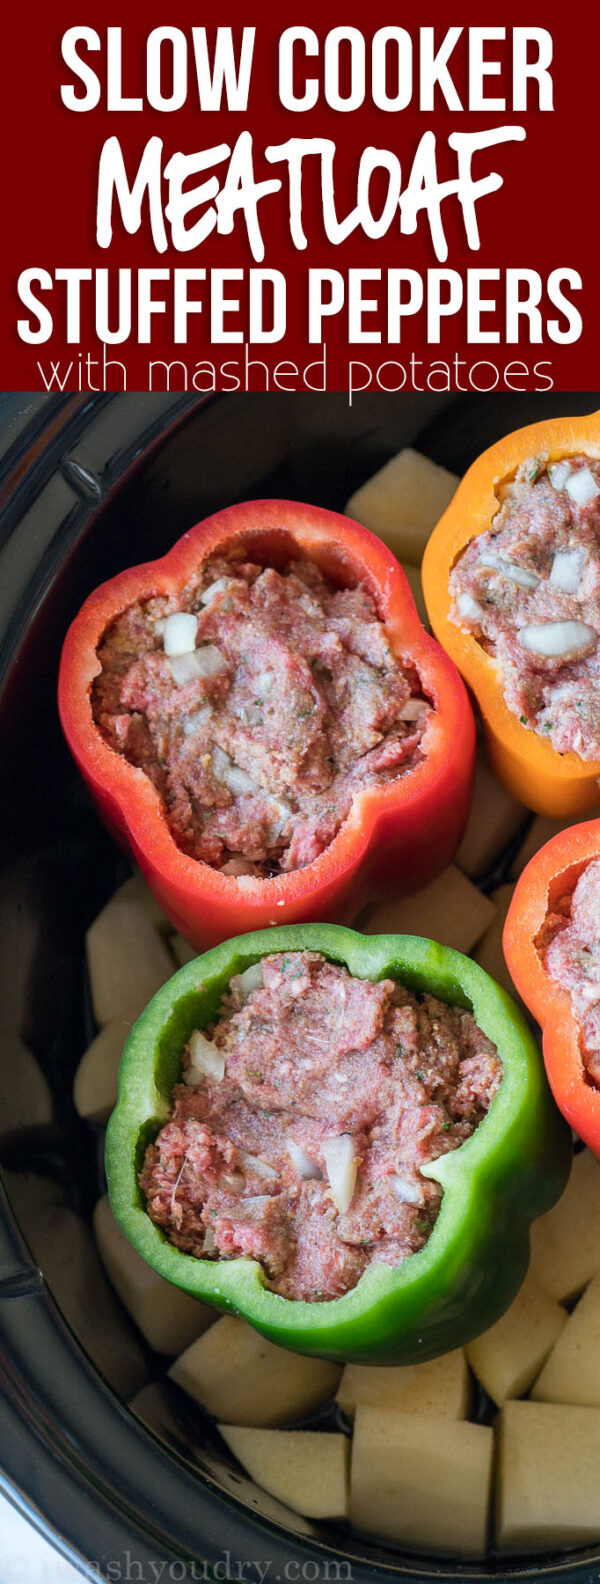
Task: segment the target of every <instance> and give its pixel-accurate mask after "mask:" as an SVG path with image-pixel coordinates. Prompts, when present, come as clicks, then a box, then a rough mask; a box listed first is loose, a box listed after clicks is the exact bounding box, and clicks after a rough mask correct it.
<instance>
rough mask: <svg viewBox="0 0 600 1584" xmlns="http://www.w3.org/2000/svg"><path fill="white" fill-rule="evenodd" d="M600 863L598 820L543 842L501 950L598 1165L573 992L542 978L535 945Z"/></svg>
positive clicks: (562, 1100)
mask: <svg viewBox="0 0 600 1584" xmlns="http://www.w3.org/2000/svg"><path fill="white" fill-rule="evenodd" d="M597 858H600V820H587V821H586V822H585V823H584V824H582V825H572V826H570V828H569V829H568V830H564V831H560V832H559V834H558V836H553V838H552V840H551V841H549V842H546V845H545V847H542V848H540V851H539V852H537V853H536V854H535V857H533V858H532V859H531V861H530V863H528V865H527V868H526V869H524V870H523V873H522V875H521V877H520V879H519V881H518V883H517V885H516V887H515V892H514V896H513V899H512V902H511V905H510V908H509V911H508V915H507V919H506V924H505V926H504V936H503V946H504V955H505V957H506V961H507V964H508V968H509V972H510V974H511V977H512V979H513V980H514V982H515V985H516V987H517V990H518V991H519V994H520V995H521V996H522V998H523V1000H524V1002H525V1005H526V1006H527V1007H529V1010H530V1012H532V1013H533V1016H534V1017H535V1018H537V1021H538V1023H539V1024H540V1026H541V1029H542V1034H543V1051H544V1061H545V1064H546V1072H547V1074H548V1080H549V1083H550V1087H551V1089H552V1092H553V1095H554V1098H555V1100H556V1103H557V1105H558V1106H559V1108H560V1110H561V1111H562V1113H563V1116H565V1117H566V1118H567V1121H568V1122H570V1124H571V1127H572V1128H574V1129H575V1132H576V1133H578V1134H579V1136H580V1138H582V1139H583V1141H584V1143H585V1144H588V1145H589V1147H590V1149H591V1150H593V1151H594V1154H595V1155H597V1156H598V1157H599V1158H600V1089H597V1088H596V1086H595V1084H594V1083H593V1082H592V1081H591V1079H590V1077H589V1075H588V1073H587V1072H586V1068H585V1066H584V1063H583V1059H582V1055H581V1050H580V1043H579V1025H578V1023H577V1020H576V1018H575V1017H574V1014H573V1009H572V1003H571V996H570V993H569V991H568V990H564V989H563V987H562V985H560V984H557V982H556V981H555V980H554V979H551V978H550V976H549V974H547V973H546V970H545V968H544V965H543V962H542V958H541V955H540V952H539V950H538V947H537V945H536V941H538V940H539V936H540V931H541V930H542V929H543V926H544V923H545V920H546V918H547V916H548V913H550V912H552V909H553V907H554V906H555V904H556V903H557V902H558V901H559V899H560V898H561V897H564V896H565V895H568V894H569V893H570V892H572V891H573V890H574V888H575V886H576V884H577V881H578V879H579V876H580V874H581V873H582V871H583V870H584V869H585V868H586V867H587V865H588V864H589V863H591V862H592V860H593V859H597Z"/></svg>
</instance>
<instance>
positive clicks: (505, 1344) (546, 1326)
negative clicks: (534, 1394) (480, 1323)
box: [466, 1276, 567, 1406]
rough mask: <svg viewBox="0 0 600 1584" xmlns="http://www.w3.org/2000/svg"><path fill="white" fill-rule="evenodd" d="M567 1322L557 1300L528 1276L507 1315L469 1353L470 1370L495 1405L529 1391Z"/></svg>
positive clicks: (473, 1343)
mask: <svg viewBox="0 0 600 1584" xmlns="http://www.w3.org/2000/svg"><path fill="white" fill-rule="evenodd" d="M566 1322H567V1315H566V1312H565V1310H564V1309H562V1308H561V1306H560V1304H558V1303H557V1302H556V1299H554V1298H550V1297H549V1295H548V1293H546V1292H544V1289H543V1287H540V1286H539V1283H538V1282H537V1281H536V1279H535V1277H534V1276H526V1278H525V1281H524V1282H523V1286H522V1287H521V1290H520V1292H519V1293H517V1296H516V1298H515V1300H514V1303H512V1304H511V1306H510V1309H507V1311H506V1314H503V1315H502V1318H501V1320H497V1321H496V1324H495V1325H493V1326H491V1327H490V1329H489V1331H484V1332H483V1334H482V1335H481V1336H479V1337H476V1339H475V1341H474V1342H469V1344H468V1346H467V1350H466V1352H467V1358H468V1360H469V1364H470V1365H471V1369H472V1370H473V1371H474V1374H475V1375H476V1376H477V1379H478V1380H479V1381H481V1384H482V1386H485V1389H486V1392H488V1393H489V1396H490V1397H492V1398H493V1400H494V1402H495V1403H498V1405H499V1406H500V1405H501V1404H502V1403H503V1402H504V1401H505V1400H506V1398H507V1397H521V1396H522V1394H523V1392H526V1391H528V1390H529V1387H530V1386H531V1382H532V1381H534V1380H535V1377H536V1375H537V1374H538V1372H539V1370H540V1369H541V1367H542V1364H543V1362H544V1359H545V1358H547V1356H548V1353H549V1352H550V1349H551V1348H552V1347H553V1346H554V1343H555V1342H556V1340H557V1337H559V1336H560V1333H561V1331H562V1329H563V1326H564V1325H566Z"/></svg>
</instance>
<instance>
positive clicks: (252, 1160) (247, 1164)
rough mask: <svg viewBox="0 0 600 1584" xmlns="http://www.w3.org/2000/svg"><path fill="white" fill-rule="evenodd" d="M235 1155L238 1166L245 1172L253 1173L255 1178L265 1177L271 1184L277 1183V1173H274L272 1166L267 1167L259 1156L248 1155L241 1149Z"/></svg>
mask: <svg viewBox="0 0 600 1584" xmlns="http://www.w3.org/2000/svg"><path fill="white" fill-rule="evenodd" d="M237 1154H238V1160H239V1163H240V1166H243V1167H244V1169H245V1170H246V1171H253V1172H255V1173H256V1176H257V1177H265V1178H266V1179H267V1180H269V1181H271V1182H277V1178H278V1176H279V1173H278V1172H276V1171H274V1170H273V1167H272V1166H268V1165H267V1162H266V1161H264V1160H261V1158H260V1155H249V1154H248V1151H247V1150H243V1149H239V1150H238V1152H237Z"/></svg>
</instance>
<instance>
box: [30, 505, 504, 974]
mask: <svg viewBox="0 0 600 1584" xmlns="http://www.w3.org/2000/svg"><path fill="white" fill-rule="evenodd" d="M59 704H60V713H61V718H62V723H63V727H64V730H65V734H66V737H67V740H68V742H69V745H70V747H71V749H72V752H73V754H74V756H75V758H76V760H77V762H78V764H79V767H80V769H81V771H82V773H83V775H84V777H85V779H86V781H87V782H88V785H89V787H90V790H91V792H92V795H93V797H94V799H95V801H96V803H97V806H98V808H99V810H100V812H101V814H102V815H103V817H104V819H105V820H106V822H107V823H108V824H109V825H110V826H111V828H112V829H113V831H114V832H115V834H117V835H118V836H119V838H120V839H121V840H124V841H125V842H126V844H128V846H129V847H130V849H131V851H132V852H133V855H134V857H135V859H136V861H137V862H138V863H139V865H140V868H141V869H142V871H143V873H144V875H145V877H146V879H147V881H148V884H149V885H150V887H151V888H152V890H153V891H154V893H155V895H156V897H157V899H158V901H159V903H160V905H161V907H162V908H163V910H164V912H165V913H166V914H167V915H168V917H169V918H170V919H171V920H172V921H173V923H174V924H175V926H176V928H178V929H180V930H182V931H183V933H184V934H185V935H186V937H187V938H188V939H189V940H191V941H192V942H193V943H194V944H195V945H196V946H201V945H207V944H208V945H210V944H214V943H215V942H216V941H219V940H222V939H224V938H226V937H228V936H230V935H231V934H233V933H236V932H237V931H239V929H240V928H250V927H252V926H256V925H260V926H263V925H266V924H272V923H274V922H277V923H279V922H281V923H295V922H298V921H301V920H303V919H306V918H314V917H328V918H332V917H333V918H340V917H342V918H351V917H352V916H355V914H356V912H357V910H358V908H359V907H360V906H361V905H362V903H363V902H366V901H368V900H370V899H371V898H372V897H373V896H375V895H376V894H377V893H378V892H379V891H381V890H382V889H385V887H386V886H389V885H390V884H394V885H395V886H396V888H398V887H400V888H401V889H404V890H409V889H411V888H413V887H415V886H417V885H419V884H422V883H423V882H424V881H426V880H427V879H430V878H432V877H433V875H434V874H436V873H437V872H439V871H440V870H441V869H442V868H443V867H444V865H445V864H446V863H447V862H448V861H449V859H450V858H451V857H452V854H453V852H454V851H455V849H456V847H457V845H458V842H459V840H460V837H461V833H462V830H463V827H464V824H465V820H466V816H467V812H468V807H469V801H470V796H471V784H472V774H473V763H474V725H473V718H472V712H471V708H470V705H469V702H468V699H467V695H466V692H465V690H464V688H463V684H462V682H461V680H460V677H459V676H458V673H457V672H456V671H455V669H454V667H453V665H452V663H451V661H449V660H448V658H447V656H446V655H445V654H444V653H443V651H442V650H441V649H440V648H439V647H438V645H437V643H436V642H435V640H434V639H432V638H430V637H429V636H428V634H426V633H425V631H424V629H423V627H422V625H421V623H420V621H419V618H418V616H417V613H416V610H415V606H414V603H413V599H412V595H411V593H410V589H409V586H408V583H407V581H406V578H405V577H404V574H403V572H402V571H401V569H400V567H399V566H398V564H397V562H396V561H395V560H394V557H393V556H392V555H391V554H390V552H389V550H387V549H386V547H385V545H383V544H382V543H381V541H380V540H378V539H376V538H375V537H374V536H373V535H372V534H370V533H369V532H368V530H367V529H365V528H361V527H360V526H359V525H358V524H357V523H353V522H350V521H349V519H348V518H346V517H343V518H342V517H338V516H337V515H336V514H334V513H332V512H328V511H323V510H319V509H317V508H315V507H310V506H303V505H299V504H297V503H294V502H289V501H257V502H254V503H250V504H245V505H241V506H233V507H230V508H229V509H228V510H225V511H222V512H218V513H217V514H216V515H215V516H213V517H210V518H208V519H207V520H206V521H205V522H202V523H199V524H198V525H197V526H196V527H195V528H192V529H191V530H190V531H189V533H187V534H185V535H184V537H183V539H181V540H179V542H178V543H177V544H176V545H175V546H174V547H173V549H172V550H170V552H169V553H168V555H166V556H165V557H164V558H163V559H162V560H160V561H155V562H151V563H148V564H147V565H144V566H141V567H135V568H133V569H130V570H129V571H126V572H123V573H121V574H120V575H119V576H117V577H115V578H113V579H112V580H111V581H110V582H109V583H106V584H104V585H103V586H102V587H101V588H99V589H97V590H96V591H95V592H94V593H93V594H91V595H90V596H89V598H88V599H87V601H86V603H85V605H84V606H83V609H82V610H81V611H80V613H79V615H78V616H77V617H76V619H75V621H74V622H73V624H72V626H71V628H70V630H69V632H68V635H67V638H66V641H65V645H64V650H63V656H62V663H61V671H60V684H59Z"/></svg>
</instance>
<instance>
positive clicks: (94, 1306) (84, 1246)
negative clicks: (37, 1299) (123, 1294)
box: [28, 1205, 148, 1397]
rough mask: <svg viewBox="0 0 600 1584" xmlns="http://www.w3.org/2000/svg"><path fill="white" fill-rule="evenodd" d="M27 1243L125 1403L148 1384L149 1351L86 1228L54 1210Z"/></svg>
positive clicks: (62, 1209)
mask: <svg viewBox="0 0 600 1584" xmlns="http://www.w3.org/2000/svg"><path fill="white" fill-rule="evenodd" d="M28 1240H29V1243H30V1246H31V1252H32V1254H33V1257H34V1259H35V1260H37V1263H38V1265H39V1267H40V1270H41V1271H42V1273H43V1276H44V1280H45V1281H46V1282H47V1283H48V1287H49V1288H50V1291H51V1293H52V1296H53V1298H54V1299H55V1300H56V1303H57V1304H58V1307H59V1309H61V1310H62V1312H63V1314H64V1316H65V1319H66V1320H67V1321H68V1324H69V1325H70V1327H71V1330H72V1331H74V1333H75V1336H76V1337H77V1340H78V1341H79V1342H80V1343H81V1345H82V1347H84V1348H85V1350H86V1353H89V1356H90V1358H91V1359H92V1362H93V1363H94V1364H95V1365H96V1368H97V1369H99V1370H101V1372H102V1374H103V1375H105V1376H106V1379H107V1380H108V1381H110V1384H111V1386H113V1387H114V1389H115V1391H117V1392H119V1393H120V1394H121V1395H122V1396H123V1397H130V1396H131V1395H132V1393H133V1392H137V1391H139V1390H140V1388H141V1387H142V1386H143V1385H144V1384H145V1382H146V1380H147V1378H148V1370H147V1366H146V1360H145V1357H144V1350H143V1348H142V1346H141V1343H140V1340H139V1337H138V1336H137V1333H136V1331H135V1330H134V1328H133V1326H132V1325H130V1324H129V1321H128V1319H127V1316H126V1315H125V1314H124V1313H123V1310H122V1309H121V1306H120V1304H118V1303H117V1301H116V1299H115V1297H114V1294H113V1293H112V1292H111V1290H110V1287H109V1284H108V1282H107V1280H106V1276H105V1274H104V1271H103V1269H102V1266H101V1264H100V1260H99V1259H98V1255H97V1252H96V1249H95V1246H94V1239H93V1237H92V1234H91V1232H90V1229H89V1227H88V1226H87V1224H86V1222H85V1221H82V1219H81V1216H78V1215H76V1214H75V1211H74V1210H70V1209H69V1208H68V1207H67V1206H66V1205H49V1206H48V1207H47V1208H46V1209H45V1210H40V1211H39V1213H38V1215H37V1216H36V1220H35V1225H33V1224H31V1225H30V1226H29V1228H28Z"/></svg>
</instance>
